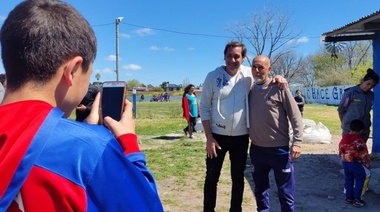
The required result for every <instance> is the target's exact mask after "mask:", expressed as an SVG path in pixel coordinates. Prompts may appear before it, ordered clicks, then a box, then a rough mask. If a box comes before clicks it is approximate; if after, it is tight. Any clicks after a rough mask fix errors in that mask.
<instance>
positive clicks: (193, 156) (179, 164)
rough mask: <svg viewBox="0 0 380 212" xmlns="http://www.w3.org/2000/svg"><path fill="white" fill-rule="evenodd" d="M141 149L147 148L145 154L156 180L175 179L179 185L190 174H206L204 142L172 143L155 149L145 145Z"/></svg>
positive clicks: (147, 144) (184, 181)
mask: <svg viewBox="0 0 380 212" xmlns="http://www.w3.org/2000/svg"><path fill="white" fill-rule="evenodd" d="M141 147H142V148H143V147H146V149H145V148H144V152H145V154H146V155H147V157H148V162H149V164H151V165H149V164H148V167H149V169H150V170H151V171H152V172H153V173H155V178H156V180H163V179H166V178H169V177H174V178H177V180H176V181H177V182H178V183H180V184H183V183H186V176H187V175H189V173H191V174H192V175H193V174H194V175H198V174H201V173H203V172H204V166H203V164H205V157H206V153H205V151H204V142H189V141H180V142H172V143H171V144H169V145H163V146H162V147H159V148H153V149H149V143H144V144H143V145H141ZM199 164H202V166H200V165H199Z"/></svg>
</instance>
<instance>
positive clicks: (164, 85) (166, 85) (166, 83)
mask: <svg viewBox="0 0 380 212" xmlns="http://www.w3.org/2000/svg"><path fill="white" fill-rule="evenodd" d="M168 85H169V82H162V83H161V85H160V87H161V88H162V89H163V90H164V91H166V88H167V87H168Z"/></svg>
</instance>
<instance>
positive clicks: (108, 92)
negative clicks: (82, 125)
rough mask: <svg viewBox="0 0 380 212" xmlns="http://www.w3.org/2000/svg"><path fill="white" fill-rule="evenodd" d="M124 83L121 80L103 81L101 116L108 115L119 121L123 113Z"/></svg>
mask: <svg viewBox="0 0 380 212" xmlns="http://www.w3.org/2000/svg"><path fill="white" fill-rule="evenodd" d="M125 92H126V83H125V82H123V81H115V82H104V83H103V89H102V102H101V105H102V118H104V117H106V116H110V117H111V118H113V119H115V120H116V121H119V120H120V119H121V114H122V113H123V107H124V100H125Z"/></svg>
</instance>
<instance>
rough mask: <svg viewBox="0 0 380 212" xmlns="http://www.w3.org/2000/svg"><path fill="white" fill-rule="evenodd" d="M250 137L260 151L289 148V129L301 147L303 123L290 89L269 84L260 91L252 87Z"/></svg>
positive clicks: (254, 86)
mask: <svg viewBox="0 0 380 212" xmlns="http://www.w3.org/2000/svg"><path fill="white" fill-rule="evenodd" d="M249 122H250V128H249V136H250V138H251V140H252V144H254V145H256V146H259V147H281V146H287V145H289V142H290V141H291V139H290V128H289V122H290V123H291V126H292V128H293V139H292V141H293V144H294V145H298V146H300V145H301V142H302V137H303V121H302V116H301V113H300V111H299V109H298V106H297V103H296V101H295V100H294V98H293V96H292V94H291V92H290V91H289V89H280V88H279V87H278V85H277V83H271V80H268V81H267V82H266V83H265V84H263V85H262V87H261V88H258V87H257V86H256V85H253V87H252V89H251V92H250V96H249Z"/></svg>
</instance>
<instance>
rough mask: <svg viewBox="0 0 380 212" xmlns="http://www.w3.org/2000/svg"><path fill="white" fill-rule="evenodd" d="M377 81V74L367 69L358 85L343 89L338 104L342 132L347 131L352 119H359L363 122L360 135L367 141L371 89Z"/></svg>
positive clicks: (372, 96)
mask: <svg viewBox="0 0 380 212" xmlns="http://www.w3.org/2000/svg"><path fill="white" fill-rule="evenodd" d="M378 82H379V75H377V74H376V73H375V71H373V70H372V69H368V70H367V74H366V75H365V76H364V78H363V79H362V81H361V82H360V84H359V85H356V86H353V87H351V88H348V89H346V90H345V91H344V94H343V97H342V100H341V101H340V103H339V106H338V114H339V119H340V121H341V127H342V130H343V132H342V134H345V133H348V132H349V126H350V123H351V121H352V120H354V119H359V120H361V121H362V122H363V123H364V129H363V131H362V134H361V137H362V138H363V140H364V141H365V142H367V140H368V138H369V135H370V128H371V114H370V112H371V110H372V106H373V102H374V99H375V94H374V93H373V91H372V88H374V87H375V86H376V85H377V83H378Z"/></svg>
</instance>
